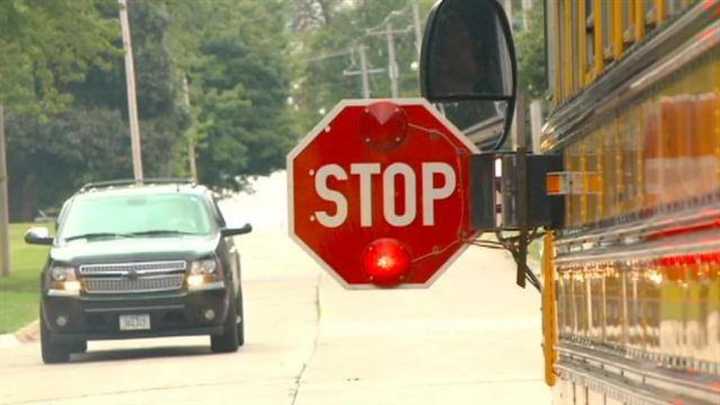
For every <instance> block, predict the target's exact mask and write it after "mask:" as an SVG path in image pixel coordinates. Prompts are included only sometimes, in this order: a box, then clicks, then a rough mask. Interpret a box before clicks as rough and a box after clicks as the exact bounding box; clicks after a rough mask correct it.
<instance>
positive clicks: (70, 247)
mask: <svg viewBox="0 0 720 405" xmlns="http://www.w3.org/2000/svg"><path fill="white" fill-rule="evenodd" d="M219 237H220V236H219V235H216V236H202V237H198V236H185V237H176V236H173V237H171V238H164V237H147V238H145V237H143V238H127V239H112V240H102V241H99V240H94V241H84V240H77V241H72V242H70V243H67V244H64V245H62V246H54V247H53V248H52V250H51V251H50V257H51V259H52V260H53V261H60V262H64V263H69V264H90V263H113V262H131V261H153V260H177V259H186V260H192V259H195V258H198V257H200V256H204V255H208V254H211V253H213V252H214V251H215V249H216V247H217V244H218V242H219V241H218V239H219Z"/></svg>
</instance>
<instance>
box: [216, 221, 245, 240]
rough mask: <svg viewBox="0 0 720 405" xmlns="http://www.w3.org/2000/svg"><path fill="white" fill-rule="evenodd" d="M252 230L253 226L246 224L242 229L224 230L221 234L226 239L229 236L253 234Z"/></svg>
mask: <svg viewBox="0 0 720 405" xmlns="http://www.w3.org/2000/svg"><path fill="white" fill-rule="evenodd" d="M252 229H253V228H252V225H250V224H245V225H244V226H243V227H242V228H223V229H222V230H221V231H220V233H221V234H222V236H223V237H224V238H225V237H228V236H237V235H245V234H246V233H250V232H252Z"/></svg>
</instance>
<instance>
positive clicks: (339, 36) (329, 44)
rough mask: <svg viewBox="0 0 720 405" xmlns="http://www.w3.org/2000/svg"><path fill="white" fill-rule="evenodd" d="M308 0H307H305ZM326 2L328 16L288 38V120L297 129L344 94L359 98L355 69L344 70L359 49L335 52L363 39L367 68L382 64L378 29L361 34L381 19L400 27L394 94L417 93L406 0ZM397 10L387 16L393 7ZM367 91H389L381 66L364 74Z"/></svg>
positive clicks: (376, 94) (356, 63) (424, 7)
mask: <svg viewBox="0 0 720 405" xmlns="http://www.w3.org/2000/svg"><path fill="white" fill-rule="evenodd" d="M305 1H306V2H307V1H311V0H305ZM432 3H434V2H433V1H431V0H427V1H421V6H420V14H421V22H422V24H424V22H425V16H426V15H427V13H428V11H429V9H430V6H431V5H432ZM334 4H335V6H334V7H333V4H330V5H329V6H328V10H330V11H332V12H328V13H327V15H328V16H329V18H325V19H318V20H319V22H317V24H316V26H314V27H312V28H311V29H308V30H307V31H306V32H302V33H298V35H297V36H296V41H295V43H294V46H293V49H294V52H293V54H292V58H293V62H294V63H293V68H294V71H293V76H294V86H293V89H294V91H293V94H292V96H293V100H294V101H295V103H296V107H295V113H294V120H295V123H296V128H297V131H298V132H300V133H305V132H307V131H308V130H310V129H311V128H312V127H313V126H314V125H315V123H316V122H317V121H319V120H320V119H321V118H322V116H323V112H325V111H329V110H330V109H331V108H332V107H333V106H334V105H335V104H337V103H338V102H339V101H340V100H342V99H345V98H361V97H362V85H361V83H362V82H361V77H360V76H359V75H354V76H347V75H344V74H343V71H345V70H354V71H357V70H359V68H360V58H359V54H358V53H357V52H356V53H354V54H350V53H345V54H335V52H337V51H341V52H342V51H347V50H348V49H350V48H352V47H353V46H360V45H364V46H366V47H367V49H368V52H367V56H368V65H369V66H370V67H371V68H383V69H387V66H388V55H387V42H386V37H385V36H384V35H367V34H368V32H367V31H368V29H375V30H374V31H376V32H377V31H382V30H383V29H384V28H385V26H384V25H383V24H384V23H385V22H386V21H390V23H391V24H392V27H393V30H405V32H403V33H399V34H396V35H395V47H396V52H397V62H398V67H399V71H400V86H399V87H400V96H401V97H417V96H418V95H419V94H420V91H419V86H418V72H417V71H416V70H413V69H412V68H411V65H412V64H413V63H414V62H417V61H418V56H417V49H416V47H415V36H414V30H413V27H412V12H411V8H410V7H409V5H410V3H409V1H407V0H365V1H355V2H353V3H351V5H345V6H340V2H334ZM396 10H397V11H401V12H400V13H399V14H396V15H393V16H392V17H390V18H389V19H388V20H386V17H388V15H390V13H392V12H393V11H396ZM370 90H371V97H373V98H382V97H390V96H391V91H390V79H389V78H388V74H387V71H385V72H382V73H379V74H373V75H370Z"/></svg>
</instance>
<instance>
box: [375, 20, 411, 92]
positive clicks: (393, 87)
mask: <svg viewBox="0 0 720 405" xmlns="http://www.w3.org/2000/svg"><path fill="white" fill-rule="evenodd" d="M404 33H407V30H400V31H395V30H393V27H392V23H391V22H390V21H388V22H387V23H386V27H385V30H384V31H368V35H385V40H386V41H387V48H388V76H389V77H390V92H391V95H392V98H397V97H399V95H400V88H399V81H398V79H399V78H400V69H399V68H398V64H397V56H396V54H395V34H404Z"/></svg>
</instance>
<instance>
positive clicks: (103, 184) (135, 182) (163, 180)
mask: <svg viewBox="0 0 720 405" xmlns="http://www.w3.org/2000/svg"><path fill="white" fill-rule="evenodd" d="M151 184H178V185H180V184H191V185H193V186H195V185H196V183H195V180H193V179H191V178H181V177H156V178H147V179H141V180H140V179H122V180H109V181H98V182H93V183H87V184H85V185H84V186H82V187H80V191H78V192H79V193H85V192H87V191H90V190H97V189H100V188H111V187H127V186H145V185H151Z"/></svg>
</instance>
